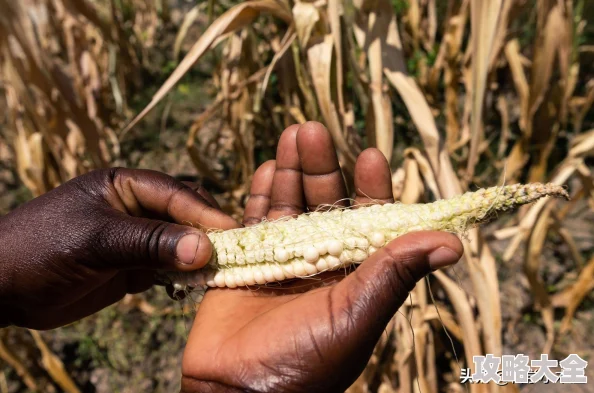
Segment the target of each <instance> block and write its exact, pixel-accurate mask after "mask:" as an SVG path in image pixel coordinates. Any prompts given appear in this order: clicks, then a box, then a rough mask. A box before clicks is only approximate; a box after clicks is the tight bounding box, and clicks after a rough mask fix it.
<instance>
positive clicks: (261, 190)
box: [243, 160, 276, 226]
mask: <svg viewBox="0 0 594 393" xmlns="http://www.w3.org/2000/svg"><path fill="white" fill-rule="evenodd" d="M275 170H276V161H275V160H269V161H266V162H265V163H264V164H262V165H260V167H259V168H258V169H257V170H256V173H254V180H252V187H251V188H250V197H249V199H248V201H247V204H246V206H245V212H244V214H243V225H245V226H251V225H255V224H257V223H259V222H260V221H262V218H263V217H266V215H267V214H268V211H269V210H270V198H271V195H272V181H273V179H274V173H275Z"/></svg>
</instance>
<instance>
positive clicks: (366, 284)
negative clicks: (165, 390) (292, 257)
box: [182, 122, 462, 392]
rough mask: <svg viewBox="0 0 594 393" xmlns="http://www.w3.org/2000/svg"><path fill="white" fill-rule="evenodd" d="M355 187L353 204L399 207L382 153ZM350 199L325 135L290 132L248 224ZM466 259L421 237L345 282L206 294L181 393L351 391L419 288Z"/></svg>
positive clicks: (391, 249) (313, 126)
mask: <svg viewBox="0 0 594 393" xmlns="http://www.w3.org/2000/svg"><path fill="white" fill-rule="evenodd" d="M355 189H356V193H357V197H356V198H355V205H356V204H360V203H370V202H378V203H383V202H393V199H392V187H391V176H390V170H389V166H388V163H387V162H386V160H385V158H384V156H383V155H382V153H381V152H379V151H378V150H376V149H368V150H366V151H364V152H363V153H362V154H361V155H360V156H359V158H358V160H357V164H356V168H355ZM346 198H347V194H346V187H345V184H344V181H343V177H342V172H341V170H340V167H339V164H338V160H337V157H336V152H335V148H334V145H333V143H332V138H331V137H330V135H329V133H328V132H327V131H326V129H325V128H324V127H323V126H322V125H320V124H318V123H313V122H309V123H305V124H304V125H301V126H298V125H296V126H291V127H289V128H287V129H286V130H285V131H284V132H283V134H282V136H281V139H280V141H279V144H278V150H277V159H276V161H269V162H267V163H265V164H263V165H262V166H261V167H260V168H259V169H258V170H257V171H256V174H255V175H254V180H253V184H252V188H251V195H250V199H249V201H248V204H247V206H246V210H245V216H244V220H243V223H244V225H246V226H249V225H254V224H256V223H258V222H259V221H260V220H261V219H262V217H266V218H267V219H268V220H274V219H278V218H281V217H284V216H289V215H298V214H301V213H304V212H305V211H307V210H309V211H311V210H315V209H317V208H318V207H320V206H325V205H332V204H333V205H334V206H347V205H348V201H347V200H346ZM337 201H338V202H337ZM461 254H462V245H461V243H460V241H459V240H458V238H457V237H455V236H454V235H451V234H446V233H438V232H418V233H414V234H409V235H406V236H403V237H400V238H398V239H396V240H394V241H392V242H391V243H389V244H388V245H387V246H386V247H384V248H383V249H381V250H379V251H378V252H376V253H375V254H374V255H373V256H371V257H370V258H369V259H368V260H367V261H365V262H364V263H363V264H361V266H360V267H359V268H358V269H357V270H356V271H355V272H354V273H352V274H350V275H348V276H346V277H345V273H344V272H335V273H329V274H325V275H321V276H318V277H316V278H315V279H310V280H298V281H296V282H293V283H291V284H289V285H282V286H277V287H269V288H260V289H247V288H243V289H213V290H209V291H208V292H207V294H206V296H205V297H204V300H203V301H202V304H201V305H200V310H199V312H198V314H197V316H196V319H195V321H194V325H193V327H192V330H191V332H190V337H189V340H188V344H187V347H186V350H185V353H184V359H183V369H182V373H183V378H182V392H203V391H215V392H234V391H249V392H341V391H344V390H345V389H346V388H347V387H348V386H349V385H350V384H351V383H352V382H353V381H354V380H355V379H356V378H357V377H358V376H359V374H360V373H361V371H362V370H363V368H364V366H365V364H366V363H367V361H368V359H369V357H370V356H371V352H372V350H373V347H374V345H375V343H376V342H377V340H378V339H379V337H380V335H381V334H382V332H383V330H384V329H385V327H386V325H387V323H388V322H389V320H390V318H392V316H393V315H394V313H395V312H396V311H397V310H398V308H399V307H400V306H401V305H402V303H403V302H404V301H405V299H406V297H407V295H408V292H409V291H410V290H411V289H412V288H413V287H414V285H415V284H416V282H417V281H418V280H419V279H421V278H422V277H424V276H425V275H426V274H428V273H429V272H430V271H431V270H432V269H435V268H438V267H442V266H446V265H450V264H453V263H455V262H456V261H457V260H458V259H459V258H460V256H461Z"/></svg>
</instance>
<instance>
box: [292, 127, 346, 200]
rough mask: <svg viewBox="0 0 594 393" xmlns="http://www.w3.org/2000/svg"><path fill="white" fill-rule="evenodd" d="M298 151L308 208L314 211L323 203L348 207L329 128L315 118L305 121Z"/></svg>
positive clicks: (298, 136)
mask: <svg viewBox="0 0 594 393" xmlns="http://www.w3.org/2000/svg"><path fill="white" fill-rule="evenodd" d="M297 150H298V152H299V159H300V160H301V168H302V169H303V188H304V192H305V200H306V203H307V208H308V209H309V210H310V211H315V210H318V209H319V208H320V206H321V205H338V206H348V201H347V200H346V198H347V192H346V185H345V183H344V179H343V177H342V171H341V170H340V165H339V164H338V157H337V156H336V149H335V147H334V143H333V142H332V136H331V135H330V133H329V132H328V130H326V128H325V127H324V126H323V125H321V124H320V123H316V122H313V121H310V122H307V123H305V124H303V125H302V126H301V127H299V132H298V133H297Z"/></svg>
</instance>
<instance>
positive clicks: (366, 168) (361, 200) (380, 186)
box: [355, 148, 394, 205]
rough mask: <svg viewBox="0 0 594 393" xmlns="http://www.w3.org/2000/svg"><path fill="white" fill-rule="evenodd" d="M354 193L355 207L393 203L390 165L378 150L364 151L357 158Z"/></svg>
mask: <svg viewBox="0 0 594 393" xmlns="http://www.w3.org/2000/svg"><path fill="white" fill-rule="evenodd" d="M355 192H356V194H357V196H356V197H355V204H357V205H360V204H369V203H381V204H383V203H393V202H394V196H393V194H392V175H391V173H390V165H389V164H388V160H386V157H385V156H384V154H383V153H382V152H381V151H379V150H378V149H375V148H369V149H366V150H364V151H363V152H362V153H361V154H360V155H359V157H357V163H356V164H355Z"/></svg>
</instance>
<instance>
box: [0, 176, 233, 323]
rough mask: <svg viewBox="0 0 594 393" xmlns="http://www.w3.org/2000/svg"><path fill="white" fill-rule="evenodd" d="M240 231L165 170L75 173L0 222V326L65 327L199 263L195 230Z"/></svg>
mask: <svg viewBox="0 0 594 393" xmlns="http://www.w3.org/2000/svg"><path fill="white" fill-rule="evenodd" d="M182 224H183V225H182ZM237 225H238V224H237V222H235V220H233V219H232V218H230V217H229V216H227V215H225V214H224V213H222V212H221V211H220V209H218V205H216V201H214V199H213V198H212V197H211V196H210V195H208V193H206V192H205V191H204V190H203V189H200V188H198V189H197V190H195V189H193V188H192V187H190V186H188V185H186V184H183V183H181V182H179V181H177V180H175V179H173V178H172V177H169V176H167V175H164V174H162V173H158V172H153V171H147V170H130V169H105V170H97V171H94V172H91V173H89V174H86V175H83V176H80V177H77V178H75V179H73V180H71V181H69V182H67V183H65V184H64V185H62V186H60V187H58V188H56V189H54V190H52V191H50V192H48V193H46V194H44V195H42V196H40V197H39V198H36V199H34V200H32V201H30V202H29V203H26V204H24V205H23V206H21V207H19V208H18V209H15V210H14V211H12V212H11V213H9V214H8V215H6V216H3V217H0V310H2V311H1V312H0V327H2V326H7V325H18V326H23V327H28V328H34V329H49V328H54V327H58V326H62V325H64V324H67V323H70V322H73V321H76V320H78V319H81V318H83V317H85V316H87V315H90V314H92V313H94V312H96V311H99V310H100V309H102V308H104V307H106V306H108V305H110V304H112V303H114V302H116V301H118V300H119V299H121V298H122V297H123V296H124V295H125V294H126V293H136V292H140V291H143V290H145V289H148V288H149V287H150V286H151V285H152V284H153V282H154V276H155V270H156V269H164V270H177V271H188V270H193V269H197V268H199V267H202V266H204V264H206V262H207V261H208V259H209V258H210V256H211V253H212V248H211V247H212V246H211V243H210V241H209V240H208V238H207V237H206V236H205V235H204V233H203V232H201V231H200V230H198V229H197V228H199V227H200V226H203V227H207V228H223V229H224V228H233V227H236V226H237Z"/></svg>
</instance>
